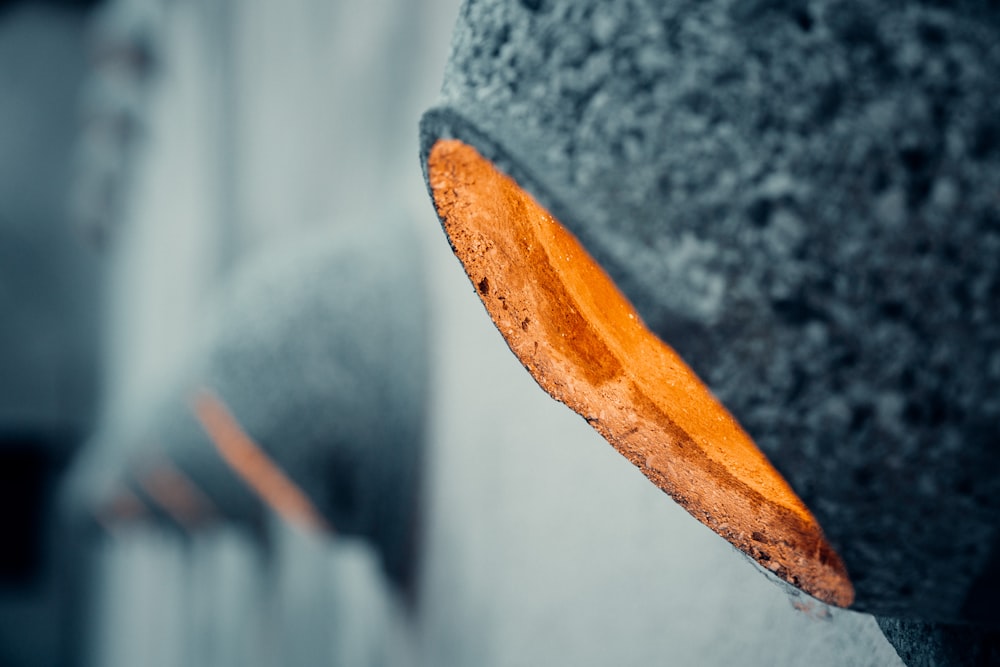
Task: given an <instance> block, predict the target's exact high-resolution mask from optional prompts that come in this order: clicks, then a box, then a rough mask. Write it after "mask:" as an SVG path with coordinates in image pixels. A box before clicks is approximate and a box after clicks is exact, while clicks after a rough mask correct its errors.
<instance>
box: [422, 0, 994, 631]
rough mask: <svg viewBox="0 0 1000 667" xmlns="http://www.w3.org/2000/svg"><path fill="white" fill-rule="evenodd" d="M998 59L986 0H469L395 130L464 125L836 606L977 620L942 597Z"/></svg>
mask: <svg viewBox="0 0 1000 667" xmlns="http://www.w3.org/2000/svg"><path fill="white" fill-rule="evenodd" d="M998 73H1000V9H998V7H997V5H996V3H989V2H966V3H962V4H960V5H945V4H942V3H932V2H913V3H862V2H843V1H840V2H833V1H820V2H812V3H809V4H803V3H792V2H782V1H780V0H770V1H760V2H737V1H735V0H734V1H726V0H717V1H712V2H684V1H670V2H663V1H652V0H644V1H640V0H635V1H632V2H624V1H623V2H616V3H606V2H597V1H596V0H594V1H578V0H574V1H570V0H536V1H534V2H528V1H526V0H525V1H521V2H517V1H514V0H509V1H506V2H484V1H482V0H479V1H477V0H472V1H470V2H466V4H465V5H464V7H463V9H462V12H461V16H460V18H459V21H458V24H457V27H456V30H455V33H454V41H453V53H452V58H451V61H450V64H449V66H448V69H447V72H446V76H445V83H444V87H443V90H442V97H441V104H440V106H439V107H438V108H437V109H435V110H433V111H431V112H430V113H429V114H428V115H427V116H426V118H425V120H424V123H423V130H422V131H423V138H422V141H423V148H422V150H423V152H424V156H425V157H426V154H427V152H428V151H429V150H430V147H431V145H432V144H433V142H434V141H435V140H436V139H437V138H441V137H446V136H448V137H450V136H453V137H457V138H461V139H463V140H465V141H467V142H469V143H471V144H473V145H474V146H476V147H477V148H478V149H479V150H480V151H481V152H483V153H484V154H485V155H486V156H487V157H489V158H490V159H492V160H493V161H494V162H495V163H496V164H497V165H498V166H499V167H500V168H501V169H503V170H505V171H507V172H508V173H509V174H511V175H512V176H513V177H514V178H516V179H517V180H518V181H519V182H520V183H521V184H522V185H523V186H524V187H525V188H526V189H527V190H528V191H529V192H531V193H532V194H533V195H535V196H536V198H538V200H539V201H540V202H541V203H542V204H543V205H545V206H546V207H547V208H548V209H549V210H550V211H551V212H552V213H553V215H554V216H555V217H556V218H558V219H559V220H561V221H562V222H563V223H564V224H565V225H566V226H567V227H568V228H569V229H570V230H571V231H573V232H574V233H575V234H576V235H577V236H578V238H579V239H580V240H581V242H582V243H583V244H584V245H585V247H587V249H588V250H589V251H590V252H591V253H592V254H593V255H594V256H595V258H596V259H597V260H598V261H599V262H600V263H601V264H602V265H603V266H604V267H605V268H606V269H607V270H608V272H609V273H610V274H611V276H612V277H613V278H614V279H615V280H616V282H617V283H618V285H619V286H620V287H621V288H622V290H623V291H624V292H625V293H626V295H627V296H629V298H630V299H631V300H632V301H633V303H634V304H635V305H636V307H637V309H638V310H639V312H640V314H641V315H642V316H643V317H644V318H645V320H646V322H647V323H648V324H649V325H650V326H651V328H652V329H653V330H654V331H656V332H657V334H658V335H660V336H661V337H662V338H663V339H664V340H665V341H667V342H668V343H670V344H671V345H672V346H674V347H675V348H676V349H677V350H678V351H679V352H680V353H681V355H682V356H683V357H684V358H685V359H686V360H687V361H688V362H689V363H690V364H691V365H692V366H693V367H694V369H695V370H696V371H697V372H698V373H699V374H700V375H701V377H702V378H703V379H704V380H706V382H707V383H708V384H709V386H710V387H711V388H712V389H713V391H715V392H716V394H717V395H718V396H719V397H720V399H721V400H722V401H723V403H724V404H725V405H726V406H727V407H728V408H729V409H730V410H731V411H732V412H733V413H734V415H735V416H736V417H737V418H738V419H739V421H740V422H741V423H742V424H743V425H744V427H745V428H746V429H747V430H748V431H749V432H750V434H751V435H752V436H753V437H754V439H755V440H756V442H757V443H758V444H759V445H760V447H761V448H762V449H763V450H764V452H765V453H766V454H767V455H768V457H769V458H770V459H771V460H772V461H773V462H774V464H775V465H776V466H777V467H778V469H779V470H780V471H781V472H782V474H784V475H785V477H786V478H787V479H788V481H789V482H790V483H791V485H792V487H793V488H794V489H795V490H796V492H797V493H799V495H800V496H801V497H802V498H803V500H804V501H805V502H806V504H807V505H808V506H809V507H810V509H811V510H812V511H813V512H814V513H815V514H816V516H817V518H818V519H819V521H820V523H821V525H822V526H823V527H824V530H825V531H826V533H827V535H828V537H829V538H830V540H831V542H832V543H833V544H834V546H835V547H836V548H837V550H838V551H839V552H840V554H841V555H842V557H843V559H844V561H845V563H846V565H847V568H848V570H849V572H850V574H851V576H852V579H853V581H854V584H855V587H856V591H857V602H856V606H857V607H858V608H860V609H865V610H871V611H877V612H880V613H883V614H889V615H894V616H919V617H923V618H930V619H939V620H947V619H957V618H965V617H968V616H970V615H973V616H975V615H977V614H978V613H980V612H982V613H986V614H987V618H988V619H991V620H992V621H996V620H997V614H996V612H994V611H989V610H982V609H981V608H980V607H978V606H977V607H976V609H979V610H980V612H975V613H973V612H972V611H970V610H969V609H966V608H965V605H966V597H967V596H968V595H969V593H970V591H972V590H973V588H975V583H974V582H975V581H976V580H977V577H983V576H986V575H985V574H984V573H985V572H987V571H988V570H989V569H990V568H991V567H996V565H997V563H996V560H997V556H996V552H995V551H994V552H993V553H992V555H991V546H990V545H991V544H992V543H993V541H994V540H995V539H996V536H997V535H998V526H997V523H998V518H997V517H1000V474H998V473H1000V442H998V440H1000V314H998V311H1000V306H998V304H1000V259H998V258H1000V75H998ZM991 562H992V565H991V564H990V563H991ZM981 620H982V618H981Z"/></svg>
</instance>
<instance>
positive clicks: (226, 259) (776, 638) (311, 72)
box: [89, 0, 900, 667]
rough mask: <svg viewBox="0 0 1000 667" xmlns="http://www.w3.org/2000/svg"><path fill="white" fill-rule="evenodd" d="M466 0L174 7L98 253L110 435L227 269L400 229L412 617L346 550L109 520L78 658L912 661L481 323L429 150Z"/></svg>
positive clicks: (149, 389) (291, 538)
mask: <svg viewBox="0 0 1000 667" xmlns="http://www.w3.org/2000/svg"><path fill="white" fill-rule="evenodd" d="M136 1H137V0H136ZM418 6H419V10H418V9H417V7H418ZM457 10H458V7H457V2H455V1H454V0H447V1H444V0H442V1H440V2H425V3H412V2H408V1H407V0H398V1H396V0H379V1H377V2H376V1H370V2H342V3H338V2H334V1H333V0H295V1H294V2H287V3H280V4H279V3H270V2H264V1H259V2H235V1H233V0H230V1H228V2H227V1H225V0H206V2H202V3H196V2H194V1H193V0H178V1H176V2H173V3H171V4H170V11H168V12H167V14H166V16H167V19H166V24H165V25H164V35H163V40H162V43H163V45H164V54H163V56H164V69H163V71H162V73H161V77H162V78H161V79H160V80H159V82H158V84H157V86H156V87H155V90H154V92H153V94H152V97H151V101H150V112H149V113H150V118H149V120H148V122H149V130H148V139H147V143H146V146H145V149H144V152H143V158H142V160H141V163H142V164H141V171H140V172H139V173H137V174H136V175H135V186H134V189H133V190H132V191H131V192H130V197H129V200H128V202H127V205H126V210H127V211H128V214H127V215H126V219H125V221H124V224H123V226H122V229H121V233H120V236H119V237H118V238H117V239H116V241H115V245H114V249H113V254H112V255H111V256H110V258H109V259H110V262H111V264H112V269H113V272H114V276H115V279H114V281H113V283H112V284H113V288H112V299H113V301H112V302H113V311H112V312H113V319H112V322H111V325H112V328H113V335H112V338H111V343H110V345H109V353H110V354H111V355H112V356H113V357H114V360H113V363H112V372H111V375H110V387H109V389H110V393H109V400H108V404H107V410H106V411H105V423H106V425H107V430H106V432H107V433H113V432H120V431H121V429H116V428H113V426H114V425H115V424H116V423H117V422H120V421H126V422H127V421H128V420H129V419H130V418H132V415H138V414H141V412H142V407H143V405H144V404H145V403H146V402H147V401H148V400H150V397H151V396H153V395H155V393H156V388H157V387H158V386H161V384H162V383H163V382H166V381H168V380H169V378H170V377H171V376H172V374H174V373H176V372H177V368H178V367H179V366H180V365H183V363H185V362H184V359H185V357H186V355H187V354H188V353H189V348H190V345H191V340H192V337H193V336H195V335H196V332H197V330H198V329H199V327H200V326H201V316H200V315H199V312H200V311H201V309H202V308H204V307H205V306H204V304H205V297H206V295H207V292H208V291H209V289H210V288H211V286H213V285H215V284H216V283H217V282H218V279H219V277H220V276H221V275H224V274H225V272H226V271H227V267H228V266H229V265H230V264H231V263H232V262H233V261H234V260H235V259H238V257H239V256H242V255H243V254H244V253H246V252H249V251H251V250H255V249H256V250H260V249H261V248H266V247H267V244H269V243H273V242H276V241H277V240H280V239H281V238H283V237H286V236H288V235H290V234H293V233H295V232H297V231H301V230H303V229H306V228H310V227H312V228H315V227H318V226H323V225H331V226H332V225H379V224H385V221H387V220H390V219H391V220H393V221H394V222H398V221H400V220H404V221H408V222H409V223H412V224H413V225H414V227H415V228H416V229H417V230H418V234H419V237H420V239H421V244H420V246H419V247H414V249H413V251H414V252H422V253H424V254H425V258H426V260H427V261H426V262H425V263H426V264H427V265H428V266H429V267H431V268H430V276H429V283H430V297H431V307H432V316H431V323H430V326H431V331H432V340H433V341H434V344H433V349H432V353H431V354H432V358H431V368H432V373H433V376H434V382H433V387H432V392H431V397H430V400H431V413H430V415H429V418H430V422H431V425H430V431H429V444H430V453H429V460H428V467H427V476H428V477H427V489H428V492H427V496H426V500H425V505H424V508H423V509H424V530H425V535H424V543H423V553H422V570H421V578H420V581H419V590H418V598H417V602H416V605H415V606H414V607H412V608H408V607H406V606H405V605H404V604H403V603H402V602H401V601H400V600H399V599H397V598H396V597H394V596H393V594H392V593H391V592H390V589H389V588H388V587H387V586H386V584H385V582H384V581H383V580H382V579H381V577H380V575H379V573H378V568H377V566H376V564H375V561H374V559H373V558H372V555H371V553H370V552H369V551H368V550H367V549H366V547H365V546H363V545H360V544H358V543H355V542H352V541H351V540H349V539H346V538H334V539H333V540H326V539H323V540H320V539H317V538H316V537H312V536H307V535H303V534H301V533H298V532H296V531H294V530H292V529H289V528H287V527H282V526H280V525H277V524H276V525H275V526H273V530H271V531H270V535H271V537H270V544H263V545H262V544H259V543H257V542H255V541H252V540H250V539H248V538H246V537H245V536H242V535H240V534H235V533H234V534H230V533H225V532H224V533H222V534H218V535H212V536H205V537H199V538H197V539H196V540H194V541H185V540H183V539H182V538H180V537H178V536H171V535H163V534H161V533H158V532H156V531H153V530H148V529H123V530H121V531H117V532H116V533H115V534H114V536H111V537H108V538H106V540H105V541H104V543H103V547H102V551H101V553H100V554H99V558H98V560H99V562H100V567H99V573H98V575H97V581H98V588H99V600H98V601H97V604H96V605H95V607H94V612H93V613H94V627H95V631H94V635H93V638H94V641H93V643H92V646H91V649H90V654H89V655H90V658H91V663H92V664H94V665H101V666H107V667H119V666H122V667H124V666H126V665H128V666H131V665H138V664H142V665H163V666H167V665H229V664H232V665H236V664H239V665H248V666H250V665H276V664H281V665H300V664H301V665H320V664H329V665H426V666H428V667H432V666H433V667H448V666H452V665H455V666H460V665H480V666H483V667H501V666H502V667H508V666H510V667H514V666H517V665H569V664H572V665H581V666H590V665H593V666H595V667H596V666H598V665H611V664H615V665H649V664H664V665H671V664H673V665H695V664H697V665H709V666H710V665H720V666H721V665H729V664H742V665H800V664H810V665H821V666H822V665H830V666H831V667H832V666H834V665H838V666H839V665H872V666H874V665H898V664H900V663H899V660H898V658H897V657H896V655H895V652H894V651H893V649H892V648H891V647H890V646H889V645H888V643H887V642H886V641H885V640H884V638H883V637H882V635H881V633H880V632H879V630H878V628H877V627H876V625H875V622H874V620H873V619H872V618H870V617H867V616H863V615H859V614H854V613H850V612H842V611H836V610H829V609H827V608H826V607H824V606H822V605H820V604H819V603H816V602H812V601H810V600H809V599H807V598H802V597H796V596H793V595H790V594H789V593H788V592H787V591H786V590H785V589H783V588H780V587H778V586H777V585H775V584H774V583H772V581H771V580H769V579H767V578H765V576H764V575H763V574H762V573H761V571H760V570H758V569H757V568H756V566H754V565H752V564H751V563H750V562H749V561H748V560H747V559H745V558H744V557H743V556H742V555H740V554H738V553H737V552H735V551H734V550H733V549H732V548H731V547H730V546H729V545H728V544H726V543H725V542H724V541H723V540H721V538H718V537H717V536H716V535H715V534H713V533H712V532H711V531H709V530H708V529H706V528H704V527H703V526H702V525H701V524H699V523H698V522H696V521H695V520H694V519H692V518H690V517H689V516H687V514H685V513H684V512H683V510H681V509H680V508H679V507H677V506H676V505H675V504H674V503H673V502H672V501H671V500H670V499H669V498H668V497H667V496H665V495H663V494H662V493H661V492H660V491H659V490H657V489H656V488H655V487H653V486H652V485H651V484H650V483H649V482H648V481H647V480H646V479H645V478H643V477H642V475H641V474H640V473H639V472H638V471H636V470H635V469H633V468H632V466H631V465H629V464H628V462H627V461H625V460H624V459H623V458H621V457H620V456H618V455H617V454H616V453H615V452H614V451H613V450H612V448H611V447H610V446H609V445H607V444H606V443H605V442H604V441H603V440H602V439H601V438H600V437H599V436H598V435H597V434H596V433H595V432H594V431H592V430H591V429H590V428H589V427H588V426H587V425H586V423H585V422H584V421H583V420H582V419H580V418H579V417H577V416H575V415H574V414H572V413H571V412H570V411H569V410H568V409H566V408H565V407H564V406H561V405H559V404H558V403H556V402H554V401H552V400H551V399H550V398H549V397H548V396H547V395H545V394H544V393H543V392H542V391H541V390H540V389H539V388H538V387H537V386H536V385H535V384H534V382H533V380H531V378H530V376H529V375H528V374H527V372H526V371H524V369H523V368H521V367H520V365H519V364H518V362H517V360H516V359H515V358H514V356H513V355H512V354H511V353H510V352H509V350H508V349H507V347H506V345H505V344H504V342H503V340H502V338H501V337H500V335H499V334H498V333H497V332H496V331H495V330H494V329H493V327H492V324H491V323H490V321H489V318H488V317H487V315H486V312H485V310H484V309H483V307H482V306H481V305H480V303H479V301H478V299H477V298H476V295H475V294H474V292H473V289H472V287H471V285H470V284H469V283H468V281H467V279H466V278H465V276H464V274H463V273H462V271H461V269H460V267H459V265H458V262H457V260H456V259H455V258H454V257H453V256H452V255H451V253H450V251H449V249H448V244H447V242H446V240H445V237H444V235H443V234H442V233H441V231H440V229H439V226H438V222H437V220H436V218H435V216H434V213H433V209H432V205H431V203H430V200H429V198H428V196H427V193H426V191H425V190H424V186H423V183H422V181H421V177H420V168H419V163H418V159H417V141H416V133H417V130H416V123H417V118H418V117H419V114H420V112H421V111H422V110H423V109H425V108H427V107H429V106H430V105H431V103H432V102H433V100H434V97H435V94H436V91H437V88H438V86H439V83H440V76H441V73H442V72H443V67H444V61H445V56H446V47H447V42H448V39H449V37H448V36H449V33H450V27H451V24H452V22H453V17H454V16H455V14H456V12H457ZM227 75H228V76H227ZM380 221H381V222H380ZM344 288H345V287H343V286H331V289H344ZM112 440H113V438H112ZM92 446H94V447H123V448H124V447H138V446H142V443H130V442H95V443H92ZM796 606H798V607H800V608H796Z"/></svg>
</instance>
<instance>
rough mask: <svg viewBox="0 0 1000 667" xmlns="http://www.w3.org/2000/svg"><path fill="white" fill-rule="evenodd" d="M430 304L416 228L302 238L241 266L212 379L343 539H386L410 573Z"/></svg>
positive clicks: (392, 563)
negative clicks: (416, 249)
mask: <svg viewBox="0 0 1000 667" xmlns="http://www.w3.org/2000/svg"><path fill="white" fill-rule="evenodd" d="M425 301H426V295H425V293H424V288H423V283H422V280H421V273H420V266H419V259H418V254H417V253H416V252H414V243H413V241H412V234H411V233H410V232H408V231H407V229H406V228H405V227H403V226H383V227H379V228H374V227H373V228H368V229H362V230H360V231H357V230H354V231H352V230H348V231H340V232H337V233H330V234H325V235H323V236H320V237H318V238H317V237H316V236H315V235H313V236H310V237H308V238H305V239H299V240H298V242H297V243H294V244H290V245H289V247H284V248H281V249H278V250H272V251H271V252H268V253H265V254H264V255H262V256H261V257H259V258H256V259H255V260H251V261H248V262H247V263H246V266H244V267H243V268H242V269H241V270H238V271H237V274H236V275H235V276H234V279H233V280H232V282H231V287H230V288H229V289H227V290H225V291H224V293H223V294H222V295H221V298H220V299H219V301H218V305H217V308H216V312H215V325H214V326H213V327H212V329H213V332H212V334H211V335H210V339H209V342H208V344H207V347H206V350H207V353H206V355H205V357H204V360H203V363H204V368H205V370H204V372H203V373H202V374H201V375H200V376H199V380H198V383H199V385H200V387H204V388H207V389H209V390H211V391H212V392H214V393H215V394H216V395H218V396H219V397H220V398H221V399H222V400H223V401H224V402H225V403H226V405H227V406H228V407H229V409H230V410H231V411H232V413H233V415H234V416H235V417H236V418H237V420H238V421H239V423H240V425H241V426H242V427H243V429H244V430H245V431H246V432H247V434H249V435H250V436H251V438H253V440H254V441H255V442H256V443H257V444H258V445H259V446H260V447H261V448H262V449H263V450H264V451H265V452H266V453H267V455H268V456H269V457H271V458H272V459H273V461H274V462H275V463H276V464H277V465H278V466H279V467H280V468H281V469H282V470H283V472H284V473H285V474H286V475H287V476H288V477H289V478H290V479H291V480H292V481H293V482H294V483H295V484H296V485H297V486H298V487H299V488H300V489H301V490H302V491H303V492H304V493H305V495H306V496H307V497H308V498H309V499H310V500H311V501H312V503H313V505H314V506H315V508H316V510H318V511H319V513H320V514H321V515H322V516H323V518H324V519H325V520H326V521H328V522H329V523H330V525H331V526H332V528H333V529H334V530H335V531H336V532H337V533H339V534H346V535H360V536H362V537H364V538H366V539H368V540H370V541H371V542H372V543H373V545H374V546H375V547H376V549H377V551H378V552H379V554H380V555H381V558H382V561H383V564H384V565H385V568H386V570H387V572H388V573H389V574H390V575H391V576H393V577H394V578H395V579H396V580H397V581H402V580H404V579H405V578H406V577H407V576H408V574H410V573H409V571H408V568H409V567H410V566H411V565H412V559H413V556H414V552H413V546H414V545H413V543H412V541H413V540H414V539H415V535H414V534H413V530H414V528H415V525H416V524H415V521H416V519H417V507H416V505H417V500H418V495H419V491H420V477H421V452H422V449H423V441H424V440H423V438H424V433H423V431H424V424H423V420H424V413H425V405H424V402H425V398H426V390H427V382H428V362H427V350H426V347H427V336H426V326H427V322H426V312H425ZM197 388H198V386H194V385H193V386H192V389H197Z"/></svg>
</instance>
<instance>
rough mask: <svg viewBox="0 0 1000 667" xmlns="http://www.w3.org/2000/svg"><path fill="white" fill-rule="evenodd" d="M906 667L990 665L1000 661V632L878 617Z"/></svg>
mask: <svg viewBox="0 0 1000 667" xmlns="http://www.w3.org/2000/svg"><path fill="white" fill-rule="evenodd" d="M877 620H878V624H879V627H880V628H882V632H883V633H884V634H885V636H886V638H887V639H888V640H889V642H890V643H891V644H892V645H893V646H894V647H895V649H896V652H897V653H898V654H899V657H900V658H902V659H903V661H904V662H905V663H906V665H907V667H989V666H990V665H996V664H1000V633H997V632H995V631H992V632H991V631H988V630H982V629H980V628H975V627H968V626H955V625H941V624H937V623H922V622H920V621H903V620H899V619H895V618H879V619H877Z"/></svg>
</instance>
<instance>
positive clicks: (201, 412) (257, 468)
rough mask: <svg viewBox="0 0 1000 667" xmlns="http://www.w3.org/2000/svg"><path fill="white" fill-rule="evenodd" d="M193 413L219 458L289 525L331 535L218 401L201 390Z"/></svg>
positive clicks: (296, 488) (317, 513) (315, 513)
mask: <svg viewBox="0 0 1000 667" xmlns="http://www.w3.org/2000/svg"><path fill="white" fill-rule="evenodd" d="M194 411H195V414H196V415H197V417H198V421H199V422H201V425H202V428H204V429H205V432H206V433H207V434H208V437H209V438H210V439H211V440H212V443H213V444H214V445H215V447H216V448H217V449H218V450H219V454H220V455H221V456H222V459H223V460H224V461H225V462H226V463H228V464H229V466H230V467H231V468H232V469H233V470H235V471H236V473H237V474H238V475H239V476H240V477H242V478H243V481H245V482H246V483H247V485H248V486H249V487H250V488H251V489H253V490H254V491H255V492H256V493H257V495H258V496H260V498H261V499H262V500H263V501H264V502H265V503H266V504H267V505H269V506H270V507H271V509H273V510H274V511H275V512H277V513H278V515H279V516H281V518H283V519H284V520H285V521H287V522H288V523H290V524H292V525H297V526H303V527H305V528H309V529H313V530H324V531H327V532H332V530H333V529H332V527H331V526H330V525H329V524H328V523H327V522H326V521H324V519H323V517H322V516H320V514H319V512H318V511H317V510H316V508H315V507H314V506H313V504H312V502H310V501H309V498H308V497H307V496H306V495H305V493H303V492H302V490H301V489H300V488H299V487H298V486H296V484H295V482H293V481H292V480H290V479H289V478H288V476H286V475H285V473H284V472H283V471H282V470H281V469H280V468H279V467H278V466H277V465H276V464H275V463H274V461H272V460H271V458H270V457H269V456H268V455H267V454H266V453H265V452H264V450H262V449H261V448H260V446H258V445H257V443H255V442H254V441H253V439H252V438H251V437H250V436H249V435H247V433H246V432H245V431H244V430H243V428H242V427H241V426H240V424H239V422H238V421H237V420H236V418H235V417H234V416H233V415H232V413H231V412H230V411H229V410H228V409H227V408H226V405H225V404H224V403H223V402H222V400H221V399H220V398H218V397H217V396H216V395H215V394H213V393H212V392H210V391H209V390H207V389H202V390H201V391H200V392H198V395H197V397H196V398H195V401H194Z"/></svg>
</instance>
